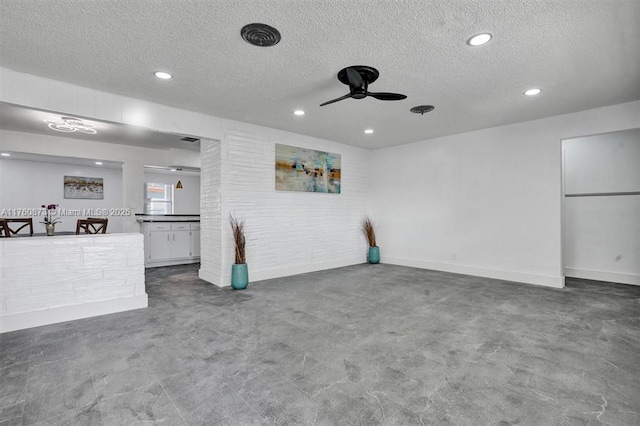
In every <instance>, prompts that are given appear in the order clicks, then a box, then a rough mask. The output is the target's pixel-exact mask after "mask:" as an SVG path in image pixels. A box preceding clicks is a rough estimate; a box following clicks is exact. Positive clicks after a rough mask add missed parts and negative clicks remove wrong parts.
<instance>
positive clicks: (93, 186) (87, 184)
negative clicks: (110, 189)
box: [64, 176, 104, 200]
mask: <svg viewBox="0 0 640 426" xmlns="http://www.w3.org/2000/svg"><path fill="white" fill-rule="evenodd" d="M64 198H75V199H88V200H103V199H104V180H103V179H102V178H98V177H84V176H65V177H64Z"/></svg>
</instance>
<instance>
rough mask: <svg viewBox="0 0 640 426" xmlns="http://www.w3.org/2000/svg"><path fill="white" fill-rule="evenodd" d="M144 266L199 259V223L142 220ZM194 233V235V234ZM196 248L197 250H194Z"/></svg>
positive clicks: (175, 263)
mask: <svg viewBox="0 0 640 426" xmlns="http://www.w3.org/2000/svg"><path fill="white" fill-rule="evenodd" d="M142 230H143V232H142V233H143V234H144V241H145V266H146V267H148V268H149V267H154V266H168V265H180V264H183V263H195V262H199V261H200V224H199V223H197V224H195V223H190V222H177V221H176V222H144V223H142ZM194 234H196V235H194ZM196 248H197V250H195V249H196Z"/></svg>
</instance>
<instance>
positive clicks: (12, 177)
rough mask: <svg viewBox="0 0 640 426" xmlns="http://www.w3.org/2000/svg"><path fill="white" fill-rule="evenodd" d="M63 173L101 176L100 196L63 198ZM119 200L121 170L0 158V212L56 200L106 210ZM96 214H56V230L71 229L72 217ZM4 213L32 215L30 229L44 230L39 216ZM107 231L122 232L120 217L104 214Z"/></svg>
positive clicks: (69, 205)
mask: <svg viewBox="0 0 640 426" xmlns="http://www.w3.org/2000/svg"><path fill="white" fill-rule="evenodd" d="M64 176H88V177H99V178H102V179H104V182H103V183H104V199H102V200H77V199H65V198H64V194H63V181H64ZM121 203H122V170H121V169H108V168H101V167H87V166H78V165H71V164H58V163H44V162H40V161H23V160H13V159H0V215H2V214H1V213H2V211H3V210H4V209H8V210H11V209H38V208H39V207H40V206H41V205H43V204H45V205H49V204H58V205H59V206H60V210H58V212H62V210H63V209H65V210H75V209H78V210H81V211H82V210H84V209H91V210H94V211H95V210H96V209H100V210H107V211H109V209H119V208H121V207H122V206H121ZM90 215H91V216H96V214H88V213H84V212H81V214H80V215H79V216H76V215H70V216H56V217H57V218H59V219H60V223H58V224H56V231H75V230H76V221H77V220H78V219H85V218H86V217H87V216H90ZM2 216H5V217H26V216H29V217H33V220H34V224H33V228H34V232H45V230H44V225H42V224H40V223H39V222H40V221H42V220H43V218H44V217H43V216H35V215H31V214H28V215H18V216H16V215H15V214H10V215H2ZM107 218H108V219H109V223H108V226H107V231H108V232H110V233H114V232H122V217H119V216H115V215H107Z"/></svg>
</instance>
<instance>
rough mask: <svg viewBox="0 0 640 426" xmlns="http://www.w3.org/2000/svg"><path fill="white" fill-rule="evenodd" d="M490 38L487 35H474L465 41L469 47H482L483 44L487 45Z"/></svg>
mask: <svg viewBox="0 0 640 426" xmlns="http://www.w3.org/2000/svg"><path fill="white" fill-rule="evenodd" d="M492 37H493V36H492V35H491V34H489V33H482V34H476V35H474V36H473V37H471V38H470V39H469V40H467V44H468V45H469V46H482V45H483V44H487V43H489V40H491V38H492Z"/></svg>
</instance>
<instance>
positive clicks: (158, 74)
mask: <svg viewBox="0 0 640 426" xmlns="http://www.w3.org/2000/svg"><path fill="white" fill-rule="evenodd" d="M154 75H155V76H156V77H158V78H160V79H162V80H169V79H170V78H172V77H173V76H172V75H171V74H169V73H168V72H164V71H156V72H155V74H154Z"/></svg>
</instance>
